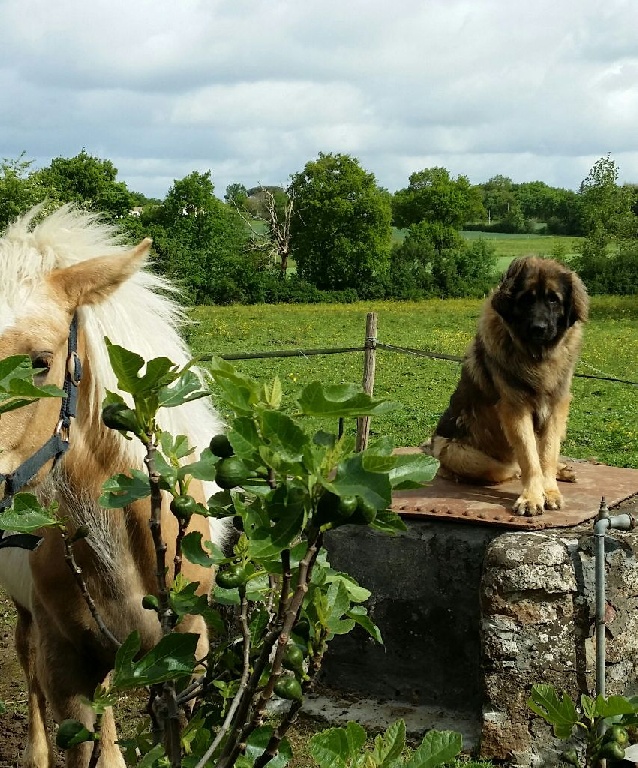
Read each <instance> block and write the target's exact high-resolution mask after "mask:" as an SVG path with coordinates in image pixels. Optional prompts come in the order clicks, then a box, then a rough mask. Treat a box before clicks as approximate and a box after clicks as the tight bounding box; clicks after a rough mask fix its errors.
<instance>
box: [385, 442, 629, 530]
mask: <svg viewBox="0 0 638 768" xmlns="http://www.w3.org/2000/svg"><path fill="white" fill-rule="evenodd" d="M397 452H401V453H416V452H420V449H419V448H401V449H398V451H397ZM566 461H567V462H568V463H569V464H570V465H571V466H572V467H573V468H574V470H575V472H576V482H575V483H560V490H561V492H562V494H563V496H564V498H565V507H564V508H563V509H561V510H558V511H547V512H545V514H544V515H541V516H539V517H519V516H517V515H513V514H512V512H511V509H512V506H513V504H514V502H515V501H516V499H517V498H518V495H519V494H520V490H521V484H520V481H518V480H514V481H510V482H507V483H501V484H499V485H466V484H464V483H458V482H454V481H451V480H447V479H444V478H442V477H439V476H437V477H435V478H434V480H433V482H432V483H431V484H430V485H428V486H424V487H423V488H419V489H417V490H410V491H397V492H396V493H395V494H394V495H393V502H392V509H393V510H394V511H395V512H398V513H399V514H400V515H401V516H402V517H409V518H416V519H418V518H421V519H423V518H429V519H438V520H441V519H444V520H450V521H459V522H471V523H474V524H475V525H476V524H477V523H479V524H481V523H483V524H487V525H497V526H502V527H504V528H512V529H519V530H539V529H543V528H563V527H568V526H573V525H578V524H579V523H583V522H585V521H586V520H591V519H592V518H594V517H595V516H596V514H597V512H598V508H599V506H600V500H601V497H602V496H604V497H605V500H606V502H607V505H608V506H609V507H610V508H613V507H616V506H618V505H619V504H621V503H622V502H624V501H626V500H627V499H629V498H630V497H632V496H635V495H636V494H638V469H619V468H618V467H608V466H606V465H604V464H590V463H587V462H574V461H571V460H569V459H566Z"/></svg>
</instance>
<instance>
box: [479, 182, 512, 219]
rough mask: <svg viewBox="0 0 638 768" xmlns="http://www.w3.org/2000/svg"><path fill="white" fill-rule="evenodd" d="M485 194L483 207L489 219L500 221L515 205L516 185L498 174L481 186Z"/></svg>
mask: <svg viewBox="0 0 638 768" xmlns="http://www.w3.org/2000/svg"><path fill="white" fill-rule="evenodd" d="M480 187H481V189H482V192H483V206H484V207H485V210H486V211H487V219H488V221H489V222H490V223H491V222H492V221H495V220H496V221H500V220H501V219H504V218H505V217H506V216H507V214H508V213H509V211H510V208H511V207H512V206H513V205H514V204H515V197H514V183H513V182H512V180H511V179H510V178H509V177H508V176H502V175H501V174H497V175H496V176H492V178H491V179H488V180H487V181H486V182H485V183H484V184H481V185H480Z"/></svg>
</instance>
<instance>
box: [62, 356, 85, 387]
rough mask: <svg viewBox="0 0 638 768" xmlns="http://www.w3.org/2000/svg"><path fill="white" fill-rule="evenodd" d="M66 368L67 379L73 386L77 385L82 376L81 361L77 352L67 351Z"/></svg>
mask: <svg viewBox="0 0 638 768" xmlns="http://www.w3.org/2000/svg"><path fill="white" fill-rule="evenodd" d="M66 370H67V373H68V375H69V381H70V382H71V384H73V386H74V387H77V386H78V384H79V383H80V379H81V378H82V362H81V360H80V358H79V356H78V353H77V352H69V356H68V358H67V361H66Z"/></svg>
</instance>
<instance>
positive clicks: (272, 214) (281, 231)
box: [229, 184, 294, 276]
mask: <svg viewBox="0 0 638 768" xmlns="http://www.w3.org/2000/svg"><path fill="white" fill-rule="evenodd" d="M258 189H259V195H260V197H261V200H260V201H259V202H260V204H259V205H257V206H256V208H255V218H257V219H258V220H259V221H261V222H263V223H264V224H265V225H266V227H267V230H266V233H264V232H263V231H261V230H259V229H257V228H256V227H255V226H254V219H251V217H250V216H249V215H248V214H247V212H246V210H245V209H242V208H240V207H239V206H238V205H237V203H236V201H234V200H230V201H229V202H231V204H232V205H233V206H234V208H235V210H236V211H237V213H238V214H239V215H240V216H241V218H242V219H243V220H244V222H245V224H246V225H247V226H248V228H249V229H250V231H251V232H252V234H253V238H254V240H255V242H256V243H257V247H259V248H263V249H265V250H267V252H268V254H269V256H270V258H271V259H272V261H273V262H275V263H276V264H278V265H279V269H280V271H281V274H282V276H285V274H286V271H287V269H288V257H289V256H290V221H291V219H292V212H293V208H294V198H293V197H292V195H291V194H290V190H287V191H286V192H285V194H286V200H285V203H284V205H283V208H282V206H281V205H279V206H278V204H277V198H276V197H275V194H274V193H273V191H272V190H271V189H269V188H268V187H265V186H264V185H263V184H260V185H259V187H258Z"/></svg>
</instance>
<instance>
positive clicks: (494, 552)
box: [481, 526, 638, 766]
mask: <svg viewBox="0 0 638 768" xmlns="http://www.w3.org/2000/svg"><path fill="white" fill-rule="evenodd" d="M637 553H638V534H637V533H635V532H628V533H625V532H620V531H613V532H612V533H611V534H610V535H609V536H608V537H607V538H606V550H605V561H606V572H607V590H606V597H607V608H606V620H607V627H608V629H607V636H606V638H607V639H606V645H607V648H606V658H607V664H606V678H607V694H608V695H609V694H614V693H618V694H631V695H633V694H634V693H635V692H636V690H637V684H636V683H637V681H638V633H637V630H638V626H637V624H638V612H637V611H636V608H637V607H638V606H637V603H638V561H637V559H636V555H637ZM481 615H482V618H481V632H482V648H483V675H484V684H485V701H484V704H483V727H482V738H481V754H483V755H485V756H489V757H493V758H500V759H509V760H510V761H512V762H513V763H514V764H515V765H524V766H527V765H535V764H542V765H556V764H557V755H558V754H559V753H560V751H562V750H561V745H560V743H559V742H556V741H555V740H554V739H553V737H552V735H551V732H550V729H549V728H548V727H547V726H545V725H544V724H543V723H542V722H541V721H539V720H538V718H534V717H532V716H531V713H530V711H529V709H528V707H527V700H528V698H529V693H530V690H531V686H532V685H533V684H534V683H541V682H543V683H551V684H552V685H554V686H555V687H556V688H558V689H561V690H565V691H566V692H567V693H568V694H569V695H570V696H572V697H573V698H575V697H576V696H577V695H579V693H580V692H582V691H587V692H589V693H593V692H594V691H595V639H594V635H595V591H594V552H593V536H592V527H591V526H581V527H579V528H576V529H572V530H571V531H562V530H560V529H554V530H548V531H544V532H538V533H522V532H521V533H508V534H504V535H502V536H500V537H498V538H497V539H496V540H495V541H493V542H492V544H491V545H490V546H489V547H488V548H487V552H486V557H485V566H484V571H483V579H482V584H481Z"/></svg>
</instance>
